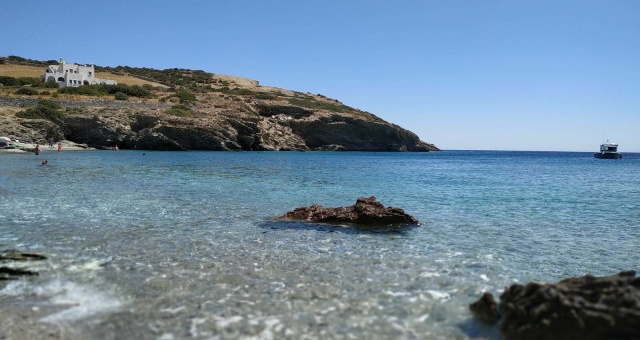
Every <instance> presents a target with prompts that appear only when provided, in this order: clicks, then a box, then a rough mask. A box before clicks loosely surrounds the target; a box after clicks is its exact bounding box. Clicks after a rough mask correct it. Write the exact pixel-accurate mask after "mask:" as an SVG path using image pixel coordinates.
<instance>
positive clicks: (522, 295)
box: [470, 271, 640, 340]
mask: <svg viewBox="0 0 640 340" xmlns="http://www.w3.org/2000/svg"><path fill="white" fill-rule="evenodd" d="M635 275H636V273H635V271H626V272H621V273H619V274H617V275H613V276H608V277H594V276H591V275H586V276H583V277H578V278H570V279H566V280H563V281H560V282H558V283H554V284H545V283H528V284H527V285H519V284H514V285H512V286H510V287H508V288H507V289H506V290H505V291H504V293H503V294H502V295H501V296H500V304H499V305H498V304H497V303H496V302H495V301H494V299H493V296H492V295H491V294H490V293H485V294H484V295H483V296H482V298H481V299H480V300H478V301H476V302H475V303H473V304H471V306H470V308H471V311H472V312H473V313H474V314H475V315H476V316H477V317H478V318H480V319H481V320H483V321H486V322H489V323H494V322H497V321H499V322H500V330H501V332H502V335H503V336H504V337H505V338H506V339H524V340H526V339H564V340H566V339H576V340H577V339H581V340H584V339H587V340H588V339H640V277H637V278H636V277H635Z"/></svg>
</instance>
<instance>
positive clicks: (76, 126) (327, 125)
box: [0, 93, 439, 152]
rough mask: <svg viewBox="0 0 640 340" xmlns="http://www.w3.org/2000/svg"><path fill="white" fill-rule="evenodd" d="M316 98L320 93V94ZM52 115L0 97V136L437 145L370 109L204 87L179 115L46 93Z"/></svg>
mask: <svg viewBox="0 0 640 340" xmlns="http://www.w3.org/2000/svg"><path fill="white" fill-rule="evenodd" d="M319 100H325V99H323V98H320V99H319ZM53 101H54V102H55V103H57V104H58V105H60V106H61V107H62V108H63V110H64V112H63V113H64V114H63V115H61V117H60V118H59V119H56V120H51V119H26V118H18V117H16V116H15V114H16V112H18V111H20V110H23V109H26V108H29V107H34V106H35V105H37V102H38V100H37V99H34V98H29V97H12V96H4V97H0V136H8V137H13V138H16V139H22V140H30V141H32V142H36V143H40V144H44V141H45V140H46V139H47V138H49V137H53V138H54V139H55V140H56V141H57V140H68V141H71V142H73V143H77V144H81V145H87V146H88V147H90V148H95V149H110V148H111V147H113V146H114V145H118V147H119V148H121V149H137V150H166V151H185V150H210V151H392V152H402V151H414V152H426V151H439V149H438V148H437V147H436V146H435V145H433V144H428V143H425V142H423V141H421V140H420V139H419V138H418V136H417V135H415V134H414V133H412V132H411V131H408V130H406V129H403V128H401V127H399V126H397V125H394V124H391V123H388V122H386V121H384V120H382V119H380V118H378V117H376V116H374V115H372V114H369V113H365V112H362V111H358V110H351V111H345V112H338V111H331V110H327V109H324V108H309V107H304V106H301V105H293V104H291V103H288V102H283V101H282V100H273V99H261V98H257V97H251V96H240V95H222V94H217V93H205V94H199V95H198V96H197V101H196V102H194V103H191V104H190V106H189V107H188V111H186V113H184V114H176V113H175V112H174V111H172V110H171V108H172V105H171V104H170V103H163V102H159V101H153V100H146V99H140V100H131V101H116V100H108V99H86V98H85V99H79V100H69V99H64V100H62V99H61V100H53Z"/></svg>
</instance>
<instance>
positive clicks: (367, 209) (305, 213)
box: [279, 196, 419, 226]
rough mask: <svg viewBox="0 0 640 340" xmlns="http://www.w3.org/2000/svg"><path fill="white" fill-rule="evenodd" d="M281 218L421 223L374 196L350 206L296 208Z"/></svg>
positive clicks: (404, 223)
mask: <svg viewBox="0 0 640 340" xmlns="http://www.w3.org/2000/svg"><path fill="white" fill-rule="evenodd" d="M279 218H280V219H286V220H295V221H303V222H318V223H327V224H345V223H346V224H355V225H362V226H406V225H419V222H418V220H416V219H415V218H414V217H413V216H411V215H409V214H407V213H405V212H404V210H402V209H400V208H392V207H388V208H385V207H384V206H383V205H382V203H380V202H378V201H377V200H376V198H375V197H374V196H371V197H369V198H366V197H360V198H358V199H357V201H356V204H354V205H352V206H348V207H339V208H325V207H323V206H321V205H318V204H314V205H312V206H309V207H302V208H296V209H294V210H293V211H290V212H288V213H286V214H284V215H283V216H280V217H279Z"/></svg>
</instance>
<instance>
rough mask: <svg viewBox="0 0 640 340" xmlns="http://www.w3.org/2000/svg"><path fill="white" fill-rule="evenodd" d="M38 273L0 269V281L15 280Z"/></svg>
mask: <svg viewBox="0 0 640 340" xmlns="http://www.w3.org/2000/svg"><path fill="white" fill-rule="evenodd" d="M34 275H38V273H36V272H34V271H31V270H26V269H18V268H9V267H0V281H4V280H17V279H18V278H20V277H21V276H34Z"/></svg>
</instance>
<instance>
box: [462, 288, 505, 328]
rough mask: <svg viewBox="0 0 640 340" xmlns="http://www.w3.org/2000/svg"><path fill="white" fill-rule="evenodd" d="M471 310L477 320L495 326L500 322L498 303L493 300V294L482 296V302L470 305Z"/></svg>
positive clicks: (487, 293)
mask: <svg viewBox="0 0 640 340" xmlns="http://www.w3.org/2000/svg"><path fill="white" fill-rule="evenodd" d="M469 308H470V309H471V311H472V312H473V314H474V315H475V316H476V317H477V318H479V319H480V320H482V321H484V322H488V323H491V324H493V323H495V322H496V321H498V318H499V316H498V303H496V300H495V299H494V298H493V294H491V293H489V292H485V293H484V294H482V297H481V298H480V300H478V301H476V302H474V303H472V304H471V305H469Z"/></svg>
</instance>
